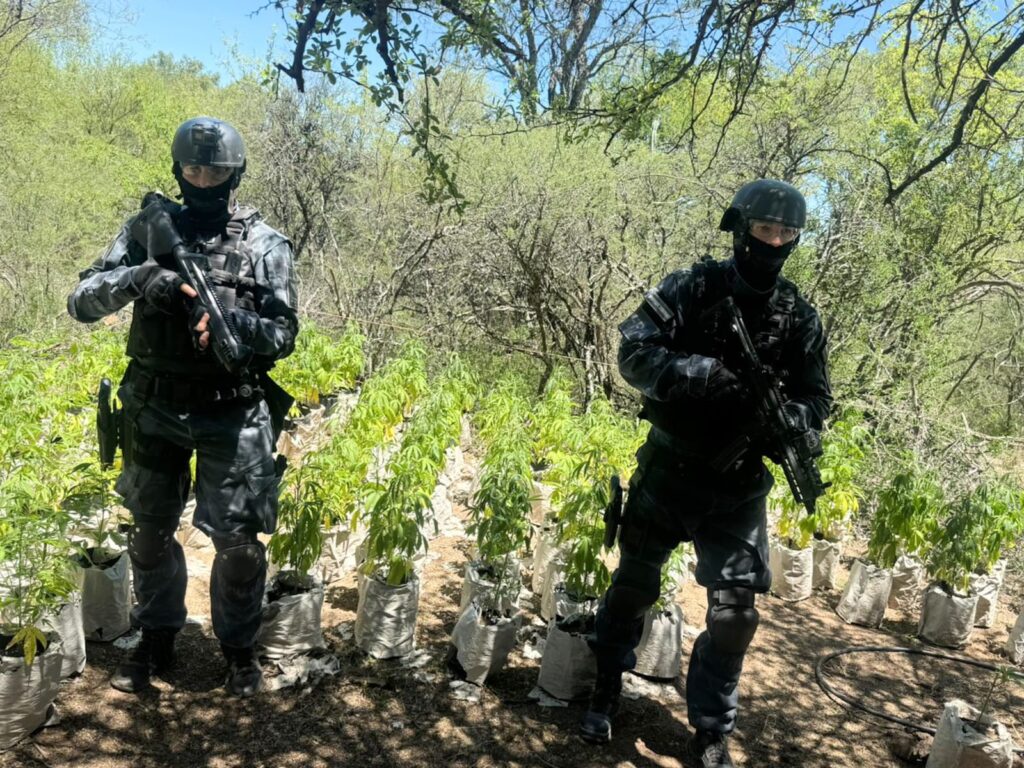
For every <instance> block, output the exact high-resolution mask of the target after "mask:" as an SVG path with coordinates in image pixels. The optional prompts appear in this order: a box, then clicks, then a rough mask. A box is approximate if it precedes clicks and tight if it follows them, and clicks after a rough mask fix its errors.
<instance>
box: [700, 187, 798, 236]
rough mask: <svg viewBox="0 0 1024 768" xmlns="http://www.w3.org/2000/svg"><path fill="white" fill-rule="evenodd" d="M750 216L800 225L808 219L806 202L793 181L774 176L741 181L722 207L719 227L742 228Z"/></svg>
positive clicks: (731, 230)
mask: <svg viewBox="0 0 1024 768" xmlns="http://www.w3.org/2000/svg"><path fill="white" fill-rule="evenodd" d="M751 219H760V220H762V221H774V222H778V223H779V224H782V225H784V226H787V227H796V228H797V229H803V228H804V224H806V223H807V203H806V202H805V201H804V196H803V195H801V194H800V191H799V190H798V189H797V188H796V187H794V186H793V185H792V184H787V183H786V182H784V181H776V180H774V179H758V180H757V181H752V182H750V183H749V184H744V185H743V186H742V187H740V189H739V191H738V192H737V193H736V195H735V196H734V197H733V199H732V205H730V206H729V207H728V208H726V209H725V213H724V214H723V215H722V222H721V223H720V224H719V225H718V228H719V229H720V230H722V231H723V232H736V233H742V232H745V231H746V229H747V226H748V225H749V223H750V221H751Z"/></svg>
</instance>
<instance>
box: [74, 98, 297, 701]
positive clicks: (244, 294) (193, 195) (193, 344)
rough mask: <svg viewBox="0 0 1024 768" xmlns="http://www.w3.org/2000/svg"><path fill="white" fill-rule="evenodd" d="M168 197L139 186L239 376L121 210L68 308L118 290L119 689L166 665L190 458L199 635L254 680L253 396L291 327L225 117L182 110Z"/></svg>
mask: <svg viewBox="0 0 1024 768" xmlns="http://www.w3.org/2000/svg"><path fill="white" fill-rule="evenodd" d="M171 155H172V158H173V172H174V175H175V177H176V178H177V180H178V184H179V186H180V188H181V191H182V197H183V198H184V205H177V204H175V203H172V202H170V201H168V200H165V199H163V198H158V197H156V196H150V197H151V198H152V199H153V200H154V201H153V202H152V203H151V204H152V205H161V206H164V207H165V208H166V210H167V211H168V212H169V213H170V214H171V217H172V219H173V220H174V223H175V224H176V226H177V229H178V231H179V232H180V234H181V236H182V238H183V239H184V241H185V244H186V246H188V247H189V249H190V250H193V251H196V250H198V251H200V252H202V253H204V254H206V257H207V259H208V266H209V271H208V276H209V281H210V283H211V285H212V286H213V287H214V290H215V291H216V292H217V294H218V297H219V298H220V300H221V303H222V304H223V307H224V310H225V312H226V313H227V314H228V315H230V318H231V320H232V321H233V323H234V325H235V327H236V328H237V331H238V335H239V336H240V339H241V341H242V343H243V344H246V345H248V347H250V348H251V350H252V353H253V354H252V358H251V360H249V362H248V364H247V366H246V367H245V370H244V372H243V373H240V374H230V373H228V371H227V370H225V369H224V368H223V367H221V365H219V364H218V362H217V360H216V358H215V356H214V355H213V354H212V352H211V351H210V349H209V333H208V331H207V330H206V322H207V319H208V318H207V317H206V316H204V315H205V314H206V312H205V310H206V308H205V307H203V306H201V305H197V304H196V302H195V301H194V300H193V297H194V296H195V293H194V291H192V290H191V287H190V286H188V285H187V284H184V283H183V281H182V279H181V277H180V276H179V275H178V274H177V273H176V272H175V271H174V263H173V259H172V258H171V256H170V255H169V254H162V253H147V252H146V248H145V246H144V244H141V243H140V242H138V240H139V239H142V240H145V238H138V237H137V235H136V236H134V237H133V230H132V223H133V220H129V221H128V222H127V223H126V224H125V225H124V227H123V228H122V230H121V232H120V234H118V236H117V238H116V239H115V240H114V242H113V244H112V245H111V246H110V247H109V248H108V249H107V252H106V253H105V254H104V255H103V256H101V257H100V258H99V259H98V260H97V261H96V262H95V263H94V264H92V266H90V267H89V268H88V269H86V270H85V271H84V272H82V274H81V279H80V282H79V284H78V286H77V287H76V288H75V290H74V292H73V293H72V294H71V296H70V297H69V298H68V311H69V312H70V313H71V315H72V316H73V317H74V318H76V319H77V320H80V321H82V322H93V321H96V320H99V319H100V318H102V317H104V316H106V315H109V314H111V313H112V312H116V311H117V310H119V309H121V308H122V307H124V306H125V305H127V304H129V303H131V302H134V310H133V314H132V324H131V329H130V331H129V336H128V349H127V354H128V356H129V357H130V358H131V361H130V363H129V366H128V371H127V373H126V374H125V377H124V380H123V381H122V382H121V388H120V390H119V391H118V396H119V399H120V400H121V402H122V404H123V408H124V414H123V422H122V448H123V455H124V466H123V469H122V472H121V476H120V477H119V479H118V482H117V491H118V492H119V493H120V494H121V495H122V496H123V497H124V503H125V506H126V507H128V509H129V510H130V511H131V513H132V516H133V523H132V528H131V531H130V534H129V543H128V552H129V554H130V556H131V561H132V567H133V576H134V584H135V596H136V601H137V605H136V606H135V608H134V610H133V614H132V618H133V621H134V623H135V624H136V625H138V626H140V627H141V628H142V639H141V642H140V644H139V646H138V647H137V648H136V649H135V650H134V651H133V652H131V654H130V655H129V656H128V657H127V658H126V659H125V660H124V662H123V663H122V664H121V665H120V666H119V667H118V668H117V671H116V672H115V673H114V675H113V677H112V679H111V685H113V686H114V687H115V688H117V689H119V690H123V691H128V692H136V691H139V690H141V689H143V688H145V687H147V686H148V684H149V679H150V675H151V674H153V673H157V674H159V673H162V672H165V671H167V670H168V669H169V668H170V667H171V666H172V665H173V663H174V650H173V647H174V637H175V634H176V633H177V632H178V631H179V630H180V629H181V628H182V627H183V626H184V624H185V588H186V584H187V579H188V577H187V574H186V571H185V556H184V552H183V551H182V548H181V545H180V544H179V543H178V542H177V540H176V539H175V536H174V533H175V530H176V529H177V527H178V521H179V518H180V516H181V514H182V511H183V509H184V506H185V501H186V499H187V498H188V495H189V488H190V483H191V477H190V471H189V460H190V457H191V456H192V453H193V451H194V452H195V454H196V478H195V493H196V501H197V504H196V511H195V515H194V517H193V524H194V525H196V526H197V527H198V528H200V529H201V530H202V531H204V532H205V533H206V534H207V535H209V536H210V537H211V538H212V540H213V543H214V546H215V548H216V551H217V554H216V558H215V560H214V564H213V569H212V573H211V579H210V601H211V608H212V611H211V612H212V618H213V631H214V633H215V634H216V636H217V638H218V639H219V640H220V643H221V648H222V650H223V653H224V656H225V658H226V661H227V665H228V676H227V688H228V690H229V691H230V692H231V693H233V694H235V695H239V696H247V695H251V694H253V693H255V692H256V691H257V690H258V689H259V688H260V686H261V683H262V673H261V670H260V668H259V664H258V661H257V659H256V654H255V651H254V645H255V642H256V635H257V632H258V630H259V625H260V604H261V600H262V597H263V590H264V582H265V579H266V554H265V548H264V546H263V544H262V543H261V542H260V541H259V540H258V539H257V534H260V533H271V532H272V531H273V530H274V527H275V524H276V518H277V487H278V478H277V475H276V473H275V463H274V456H273V452H274V443H275V437H276V435H275V428H274V424H272V419H271V413H270V411H269V408H268V405H267V402H266V401H265V399H264V393H265V392H266V391H267V388H268V386H269V383H268V380H267V377H266V371H268V370H269V369H270V368H271V367H272V366H273V365H274V362H275V361H276V360H279V359H280V358H283V357H285V356H287V355H289V354H291V352H292V350H293V349H294V346H295V336H296V334H297V333H298V320H297V316H296V288H295V280H294V276H293V265H292V249H291V244H290V243H289V241H288V239H287V238H286V237H285V236H284V235H282V234H281V233H280V232H277V231H276V230H274V229H273V228H271V227H270V226H268V225H267V224H266V223H264V222H263V221H262V220H261V218H260V215H259V213H258V212H257V211H256V210H255V209H254V208H250V207H245V206H239V205H238V203H237V202H236V199H235V196H236V190H237V187H238V184H239V182H240V180H241V178H242V174H243V173H244V171H245V147H244V145H243V142H242V138H241V136H240V135H239V134H238V132H237V131H236V130H235V129H234V128H233V127H232V126H231V125H229V124H228V123H225V122H223V121H221V120H216V119H213V118H208V117H200V118H195V119H192V120H188V121H186V122H185V123H183V124H182V125H181V126H180V127H179V128H178V130H177V132H176V133H175V136H174V140H173V143H172V147H171Z"/></svg>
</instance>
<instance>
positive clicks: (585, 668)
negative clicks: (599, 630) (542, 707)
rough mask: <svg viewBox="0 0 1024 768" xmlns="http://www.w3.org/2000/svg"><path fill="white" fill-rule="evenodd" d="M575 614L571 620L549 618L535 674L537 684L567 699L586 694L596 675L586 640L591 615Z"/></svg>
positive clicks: (594, 662)
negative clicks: (541, 653) (537, 669)
mask: <svg viewBox="0 0 1024 768" xmlns="http://www.w3.org/2000/svg"><path fill="white" fill-rule="evenodd" d="M574 618H575V620H574V621H573V622H572V623H570V622H568V621H562V622H555V621H552V622H551V623H550V624H549V625H548V637H547V642H546V643H545V644H544V657H543V658H542V659H541V663H540V674H539V675H538V677H537V685H539V686H540V687H541V688H543V689H544V690H545V691H546V692H547V693H548V694H550V695H551V696H554V697H555V698H556V699H563V700H566V701H570V700H572V699H579V698H582V697H584V696H589V695H590V693H591V691H592V690H593V688H594V681H595V680H596V679H597V661H596V660H595V658H594V652H593V651H591V650H590V646H589V645H587V641H586V633H587V632H588V631H589V630H590V625H592V624H593V617H592V616H591V617H588V619H589V622H587V621H583V620H581V619H580V618H579V617H574Z"/></svg>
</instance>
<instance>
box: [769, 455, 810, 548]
mask: <svg viewBox="0 0 1024 768" xmlns="http://www.w3.org/2000/svg"><path fill="white" fill-rule="evenodd" d="M769 469H770V470H771V473H772V475H773V476H774V478H775V485H773V486H772V490H771V493H770V494H769V495H768V501H769V504H772V505H774V506H775V508H776V509H778V510H779V539H780V540H781V541H782V542H783V543H784V544H786V546H788V547H789V548H790V549H807V547H809V546H810V545H811V538H812V537H813V536H814V533H815V532H816V531H817V529H818V521H817V517H816V516H815V517H811V516H809V515H808V514H807V511H806V509H805V508H804V505H803V504H799V503H797V501H796V499H794V498H793V492H792V491H790V489H789V483H788V482H787V481H786V475H785V474H784V473H783V471H782V467H780V466H777V465H775V464H769Z"/></svg>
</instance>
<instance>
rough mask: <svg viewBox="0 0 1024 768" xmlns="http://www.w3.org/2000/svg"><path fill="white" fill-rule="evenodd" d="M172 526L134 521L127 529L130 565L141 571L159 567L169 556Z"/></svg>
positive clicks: (172, 532)
mask: <svg viewBox="0 0 1024 768" xmlns="http://www.w3.org/2000/svg"><path fill="white" fill-rule="evenodd" d="M174 531H175V528H174V527H173V526H164V527H161V526H158V525H155V524H153V523H147V522H145V521H140V522H136V523H135V524H134V525H132V527H131V530H129V531H128V556H129V557H130V558H131V560H132V565H134V566H135V567H136V568H139V569H140V570H143V571H151V570H153V569H154V568H157V567H159V566H160V565H161V564H163V562H164V561H165V560H166V559H167V558H168V557H170V552H171V541H172V539H173V538H174Z"/></svg>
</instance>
